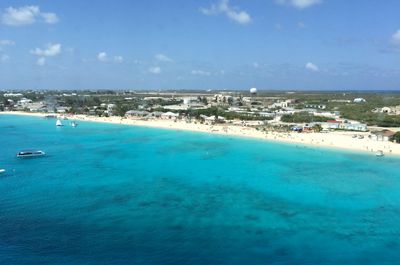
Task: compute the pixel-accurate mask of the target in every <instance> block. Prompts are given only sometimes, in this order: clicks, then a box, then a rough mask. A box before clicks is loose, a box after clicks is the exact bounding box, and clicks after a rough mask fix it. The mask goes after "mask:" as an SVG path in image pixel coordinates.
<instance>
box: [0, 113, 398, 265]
mask: <svg viewBox="0 0 400 265" xmlns="http://www.w3.org/2000/svg"><path fill="white" fill-rule="evenodd" d="M64 123H66V122H64ZM0 147H1V149H0V150H1V153H0V168H5V169H7V172H6V173H5V174H2V175H0V194H1V195H0V264H30V265H31V264H104V265H105V264H107V265H113V264H145V265H147V264H246V265H247V264H399V260H400V245H399V244H400V242H399V236H400V173H399V162H400V159H397V158H389V157H385V158H383V159H382V158H376V157H374V156H372V155H371V154H357V153H350V152H340V151H332V150H325V149H311V148H302V147H296V146H291V145H284V144H277V143H268V142H263V141H257V140H249V139H241V138H232V137H223V136H215V135H207V134H200V133H190V132H179V131H173V130H161V129H149V128H141V127H130V126H121V125H111V124H97V123H89V122H80V124H79V126H78V127H77V128H72V127H71V126H65V127H63V128H56V127H55V120H45V119H42V118H33V117H16V116H4V115H1V116H0ZM26 148H37V149H42V150H44V151H46V152H47V154H48V156H47V157H44V158H37V159H23V160H20V159H17V158H15V153H16V152H17V151H18V150H20V149H26Z"/></svg>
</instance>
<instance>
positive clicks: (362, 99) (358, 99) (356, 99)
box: [353, 98, 367, 103]
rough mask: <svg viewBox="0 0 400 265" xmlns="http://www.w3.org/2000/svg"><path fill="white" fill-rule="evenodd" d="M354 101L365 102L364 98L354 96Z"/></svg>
mask: <svg viewBox="0 0 400 265" xmlns="http://www.w3.org/2000/svg"><path fill="white" fill-rule="evenodd" d="M353 102H354V103H363V102H367V101H366V100H365V99H364V98H355V99H354V100H353Z"/></svg>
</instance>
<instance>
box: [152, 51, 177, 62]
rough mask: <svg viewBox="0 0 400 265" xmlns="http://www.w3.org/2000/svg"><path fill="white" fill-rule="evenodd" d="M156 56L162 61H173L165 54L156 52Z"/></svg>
mask: <svg viewBox="0 0 400 265" xmlns="http://www.w3.org/2000/svg"><path fill="white" fill-rule="evenodd" d="M154 58H156V60H158V61H160V62H168V63H170V62H172V61H173V60H172V59H171V58H169V57H168V56H166V55H164V54H161V53H159V54H156V55H154Z"/></svg>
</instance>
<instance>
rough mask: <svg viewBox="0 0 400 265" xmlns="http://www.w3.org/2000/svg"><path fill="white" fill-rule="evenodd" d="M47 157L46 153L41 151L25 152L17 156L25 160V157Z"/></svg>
mask: <svg viewBox="0 0 400 265" xmlns="http://www.w3.org/2000/svg"><path fill="white" fill-rule="evenodd" d="M44 155H46V153H45V152H43V151H41V150H24V151H20V152H18V154H17V157H18V158H25V157H27V158H28V157H40V156H44Z"/></svg>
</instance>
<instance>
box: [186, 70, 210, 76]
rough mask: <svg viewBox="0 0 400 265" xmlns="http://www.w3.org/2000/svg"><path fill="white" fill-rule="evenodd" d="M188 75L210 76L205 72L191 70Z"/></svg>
mask: <svg viewBox="0 0 400 265" xmlns="http://www.w3.org/2000/svg"><path fill="white" fill-rule="evenodd" d="M190 73H191V74H192V75H202V76H210V75H211V73H210V72H206V71H203V70H192V71H191V72H190Z"/></svg>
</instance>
